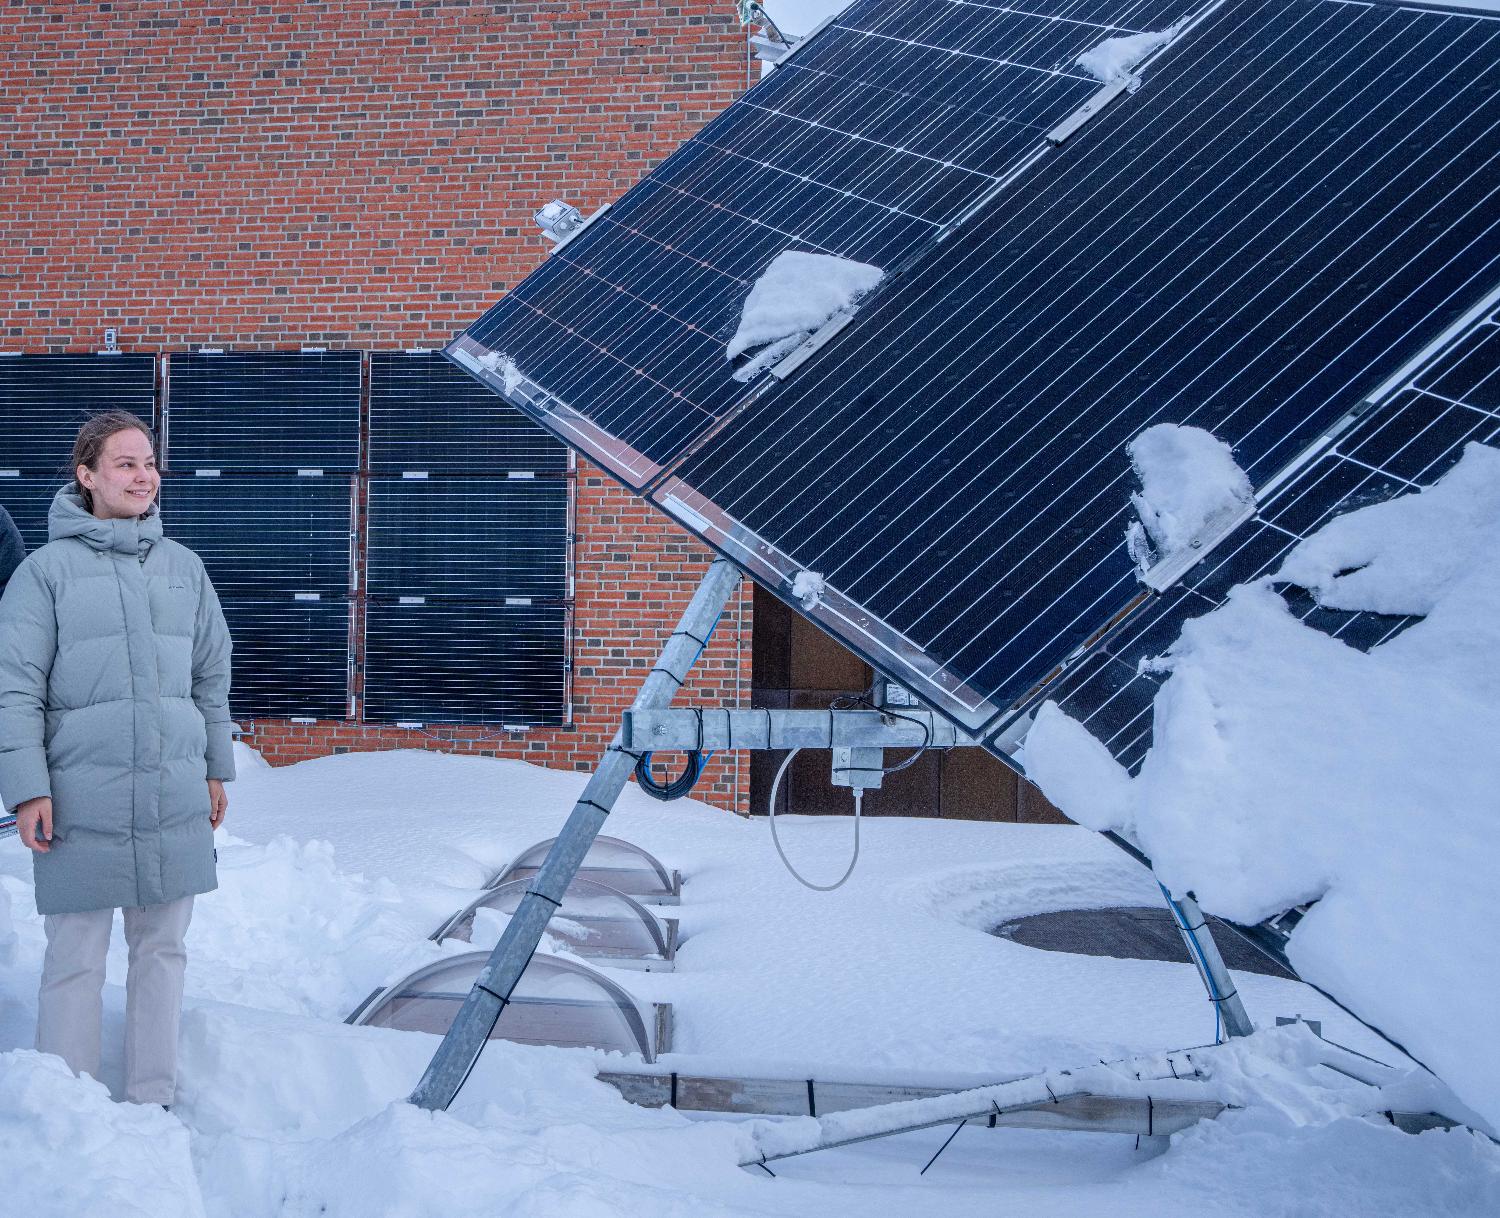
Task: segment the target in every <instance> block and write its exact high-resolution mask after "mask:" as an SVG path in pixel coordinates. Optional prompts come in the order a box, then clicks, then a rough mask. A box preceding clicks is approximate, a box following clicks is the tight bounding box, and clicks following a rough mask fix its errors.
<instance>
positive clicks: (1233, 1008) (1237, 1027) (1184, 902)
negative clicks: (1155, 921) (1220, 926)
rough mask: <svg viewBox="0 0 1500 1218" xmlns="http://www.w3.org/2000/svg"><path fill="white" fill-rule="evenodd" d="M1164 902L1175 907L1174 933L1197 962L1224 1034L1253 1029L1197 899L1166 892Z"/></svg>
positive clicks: (1230, 1034)
mask: <svg viewBox="0 0 1500 1218" xmlns="http://www.w3.org/2000/svg"><path fill="white" fill-rule="evenodd" d="M1163 891H1165V889H1163ZM1167 903H1168V905H1169V906H1174V907H1175V908H1173V909H1172V917H1173V920H1174V921H1175V922H1176V923H1177V930H1178V933H1179V934H1181V935H1182V940H1183V942H1184V943H1186V944H1187V949H1188V955H1189V956H1191V957H1192V959H1193V963H1194V964H1196V965H1197V966H1198V972H1199V974H1200V975H1201V976H1202V977H1203V984H1204V985H1205V986H1206V987H1207V988H1208V997H1209V1001H1211V1002H1212V1003H1213V1004H1214V1005H1215V1006H1216V1007H1217V1008H1218V1009H1219V1018H1220V1019H1221V1020H1222V1021H1223V1023H1224V1034H1225V1035H1226V1036H1249V1035H1250V1034H1251V1033H1252V1032H1254V1031H1255V1025H1254V1024H1253V1023H1251V1022H1250V1016H1249V1015H1248V1014H1247V1013H1246V1011H1245V1003H1244V1001H1243V1000H1242V999H1241V998H1240V994H1239V991H1238V990H1237V989H1235V986H1234V978H1233V977H1231V976H1230V975H1229V970H1228V969H1227V968H1225V967H1224V957H1223V956H1221V955H1220V954H1219V945H1218V944H1217V943H1215V942H1214V935H1213V931H1211V930H1210V929H1209V927H1208V922H1207V920H1206V919H1205V918H1204V917H1203V911H1202V910H1201V909H1199V908H1198V902H1197V901H1195V900H1194V899H1193V898H1192V897H1191V896H1182V897H1171V896H1169V897H1168V898H1167Z"/></svg>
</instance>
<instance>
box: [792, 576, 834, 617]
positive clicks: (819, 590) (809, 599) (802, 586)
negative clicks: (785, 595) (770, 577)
mask: <svg viewBox="0 0 1500 1218" xmlns="http://www.w3.org/2000/svg"><path fill="white" fill-rule="evenodd" d="M827 587H828V584H827V581H825V580H824V578H823V577H822V575H820V574H819V573H818V572H816V571H798V572H797V575H796V577H795V578H794V579H793V580H792V595H793V596H795V597H796V598H797V599H798V600H799V601H801V602H802V607H803V608H804V609H816V608H817V607H818V602H819V601H820V600H821V599H822V598H823V593H824V591H826V590H827Z"/></svg>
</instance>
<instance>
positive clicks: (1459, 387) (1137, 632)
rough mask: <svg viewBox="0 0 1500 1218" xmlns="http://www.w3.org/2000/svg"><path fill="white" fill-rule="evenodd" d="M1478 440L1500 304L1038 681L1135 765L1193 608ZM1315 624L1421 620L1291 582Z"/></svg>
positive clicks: (1494, 417) (1340, 633)
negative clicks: (1338, 605)
mask: <svg viewBox="0 0 1500 1218" xmlns="http://www.w3.org/2000/svg"><path fill="white" fill-rule="evenodd" d="M1471 443H1480V444H1489V445H1496V444H1500V315H1497V314H1491V315H1489V316H1488V317H1485V318H1482V319H1480V320H1478V321H1477V322H1475V323H1474V324H1473V325H1472V326H1470V327H1468V328H1467V329H1466V330H1465V331H1464V332H1463V333H1461V334H1460V335H1459V336H1458V337H1457V338H1456V340H1455V341H1453V342H1452V343H1451V344H1449V345H1447V346H1445V347H1444V349H1443V350H1442V351H1441V353H1439V354H1437V355H1435V356H1434V357H1433V358H1432V359H1431V360H1430V361H1429V362H1427V363H1426V364H1425V365H1424V366H1423V367H1421V368H1419V369H1418V370H1417V372H1416V373H1415V375H1414V376H1412V377H1411V378H1410V380H1409V381H1406V382H1405V383H1403V384H1402V385H1400V386H1399V387H1397V389H1396V390H1395V392H1393V393H1391V394H1390V395H1389V396H1388V397H1386V398H1385V399H1384V400H1382V401H1381V402H1380V403H1379V404H1377V405H1375V406H1373V407H1372V408H1370V409H1368V410H1366V411H1365V412H1364V413H1363V414H1362V415H1360V416H1359V417H1358V418H1357V419H1356V420H1355V421H1354V423H1353V425H1352V426H1350V427H1349V428H1348V429H1347V430H1346V431H1344V432H1342V433H1341V434H1340V435H1339V436H1338V437H1337V438H1336V440H1335V441H1334V443H1333V444H1331V445H1330V446H1329V447H1328V448H1327V449H1326V450H1325V451H1323V452H1322V453H1321V454H1320V455H1319V456H1318V457H1317V458H1316V460H1314V461H1312V462H1310V463H1309V464H1308V465H1307V466H1305V467H1304V468H1303V469H1302V470H1300V471H1299V472H1298V473H1297V474H1296V475H1295V476H1294V477H1292V478H1290V479H1288V480H1287V481H1286V482H1285V483H1283V484H1282V485H1281V486H1280V487H1278V488H1276V489H1275V490H1274V491H1273V492H1272V493H1271V494H1270V495H1268V496H1267V497H1266V498H1265V500H1264V501H1263V502H1262V503H1261V504H1260V505H1259V511H1258V512H1257V515H1256V517H1255V519H1254V520H1252V521H1251V522H1249V523H1248V524H1246V525H1245V526H1243V527H1242V528H1241V529H1239V530H1238V531H1237V532H1236V533H1235V534H1234V535H1233V536H1232V537H1231V538H1230V539H1229V540H1228V541H1226V542H1225V543H1224V544H1223V545H1222V546H1220V547H1219V549H1218V550H1217V551H1216V552H1215V553H1214V554H1213V555H1212V556H1211V557H1210V558H1209V559H1207V560H1206V561H1204V562H1203V563H1201V564H1200V565H1199V566H1198V567H1197V568H1195V569H1194V570H1193V571H1191V572H1190V573H1189V575H1188V577H1187V578H1186V579H1185V580H1184V582H1183V584H1182V586H1181V587H1179V588H1174V589H1172V590H1171V591H1170V592H1168V593H1167V594H1166V595H1164V596H1160V597H1153V598H1151V599H1149V600H1147V601H1145V602H1144V603H1143V604H1142V605H1140V606H1139V607H1138V608H1137V609H1136V610H1135V612H1133V613H1132V614H1130V615H1129V616H1128V617H1126V618H1125V619H1124V621H1122V622H1121V623H1120V624H1119V625H1118V626H1116V627H1115V628H1114V629H1113V630H1112V631H1111V632H1110V633H1109V634H1107V635H1106V636H1105V637H1104V638H1102V639H1101V640H1100V641H1099V643H1098V644H1097V645H1096V646H1094V647H1092V648H1090V650H1089V651H1088V653H1087V654H1085V655H1084V656H1083V657H1081V658H1080V659H1079V661H1078V662H1077V663H1076V664H1074V665H1072V666H1071V667H1070V668H1069V669H1068V670H1067V671H1066V672H1065V673H1063V675H1062V676H1061V677H1060V678H1059V679H1058V680H1057V681H1056V682H1054V683H1052V684H1051V685H1049V686H1047V687H1046V688H1045V689H1044V690H1042V691H1041V693H1040V695H1039V697H1038V699H1037V700H1038V701H1040V700H1041V698H1050V699H1053V700H1055V701H1057V702H1058V703H1059V705H1060V706H1061V707H1062V708H1063V710H1065V711H1066V712H1067V713H1068V714H1070V715H1072V716H1073V717H1074V718H1076V719H1078V720H1080V721H1081V722H1082V723H1083V724H1084V725H1085V726H1086V727H1088V729H1089V730H1090V731H1091V732H1092V733H1093V734H1094V735H1095V736H1096V737H1098V738H1099V739H1100V740H1101V741H1103V743H1104V744H1105V746H1106V747H1107V748H1109V750H1110V751H1111V753H1113V754H1114V755H1115V757H1116V758H1117V759H1118V760H1120V761H1121V762H1122V763H1123V764H1125V765H1126V766H1128V767H1130V768H1131V769H1135V768H1136V767H1138V766H1139V765H1140V762H1141V761H1142V760H1143V759H1144V757H1145V755H1146V751H1147V750H1148V749H1149V748H1150V746H1151V720H1152V703H1153V700H1154V698H1155V696H1156V692H1157V690H1158V688H1159V687H1160V685H1161V682H1162V681H1163V680H1164V679H1165V676H1164V674H1157V673H1155V672H1152V671H1150V670H1145V671H1143V670H1142V668H1141V662H1142V661H1144V660H1149V659H1152V658H1153V657H1155V656H1158V655H1160V654H1161V653H1162V652H1164V651H1165V650H1166V649H1167V648H1168V647H1169V646H1171V644H1172V643H1173V642H1174V641H1175V640H1176V638H1177V636H1178V635H1179V634H1180V633H1181V631H1182V626H1183V623H1184V622H1185V621H1187V620H1188V619H1189V618H1193V617H1198V616H1200V615H1201V614H1204V613H1207V612H1209V611H1210V610H1212V609H1215V608H1217V607H1218V606H1219V605H1221V604H1222V603H1223V601H1224V598H1225V596H1226V595H1227V594H1228V591H1229V589H1230V588H1232V587H1234V586H1235V585H1236V584H1241V583H1245V582H1248V581H1251V580H1257V579H1261V578H1263V577H1266V576H1270V575H1274V574H1275V573H1276V570H1277V569H1278V568H1279V567H1280V566H1281V564H1282V562H1283V560H1284V559H1285V558H1286V557H1287V555H1288V554H1289V553H1290V552H1291V550H1292V549H1293V548H1294V547H1295V546H1296V545H1297V543H1298V542H1299V541H1301V540H1302V539H1303V538H1304V537H1307V536H1309V535H1311V534H1313V533H1315V532H1317V530H1318V529H1320V528H1321V527H1322V526H1323V525H1324V524H1326V523H1328V521H1330V520H1331V519H1333V518H1334V517H1335V516H1339V515H1342V514H1343V513H1345V512H1348V511H1351V510H1355V509H1357V508H1360V507H1365V506H1368V505H1369V504H1371V503H1376V502H1381V501H1384V500H1387V499H1390V498H1393V497H1395V496H1397V495H1403V494H1407V493H1410V492H1411V491H1414V490H1416V489H1418V488H1419V487H1423V486H1430V485H1432V483H1434V482H1436V481H1437V480H1438V479H1439V478H1441V477H1442V476H1443V475H1444V474H1445V473H1447V472H1448V470H1449V469H1451V468H1452V467H1453V466H1454V465H1455V464H1456V463H1457V462H1458V460H1459V458H1460V457H1461V456H1462V455H1463V451H1464V448H1465V446H1467V445H1468V444H1471ZM1281 592H1282V595H1283V596H1284V597H1285V598H1286V600H1287V602H1288V605H1289V607H1290V608H1291V610H1292V612H1293V613H1294V614H1296V616H1298V617H1299V618H1300V619H1301V620H1302V621H1304V622H1305V623H1307V624H1308V625H1309V626H1312V627H1314V628H1315V629H1319V630H1322V631H1324V632H1325V633H1327V634H1329V635H1332V636H1333V637H1334V638H1338V639H1342V640H1343V641H1344V642H1346V643H1348V644H1349V645H1350V646H1353V647H1358V648H1360V649H1361V650H1369V649H1370V648H1371V647H1375V646H1378V645H1379V644H1381V643H1383V642H1385V641H1386V640H1388V639H1390V638H1392V637H1394V636H1395V635H1396V634H1397V633H1399V632H1400V631H1401V630H1402V629H1403V628H1405V627H1406V626H1407V625H1409V624H1411V623H1412V622H1413V621H1414V620H1416V619H1413V618H1410V617H1394V616H1389V615H1385V614H1378V613H1370V612H1358V613H1356V612H1348V611H1344V610H1337V609H1327V608H1323V607H1321V606H1319V605H1318V604H1317V603H1316V601H1315V600H1313V598H1312V597H1311V596H1310V595H1309V594H1308V593H1307V592H1305V591H1304V590H1302V589H1298V588H1294V587H1290V586H1284V587H1282V588H1281Z"/></svg>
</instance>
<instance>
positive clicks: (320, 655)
mask: <svg viewBox="0 0 1500 1218" xmlns="http://www.w3.org/2000/svg"><path fill="white" fill-rule="evenodd" d="M223 606H224V618H225V620H226V622H228V624H229V633H230V635H231V637H232V638H233V640H234V660H233V666H234V675H233V682H232V685H231V688H230V693H229V709H230V712H231V713H232V714H233V715H234V716H235V717H236V718H237V719H257V718H275V719H285V718H304V717H305V718H311V719H342V718H344V717H346V716H347V715H348V713H349V602H348V601H347V600H296V599H294V598H293V597H292V596H290V595H288V596H285V597H274V598H273V597H262V598H259V599H253V600H252V599H249V598H239V597H234V598H225V599H224V600H223Z"/></svg>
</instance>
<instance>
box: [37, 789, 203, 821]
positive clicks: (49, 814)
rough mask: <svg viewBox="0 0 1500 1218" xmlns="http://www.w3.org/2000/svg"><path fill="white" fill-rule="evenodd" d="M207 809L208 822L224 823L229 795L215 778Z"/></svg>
mask: <svg viewBox="0 0 1500 1218" xmlns="http://www.w3.org/2000/svg"><path fill="white" fill-rule="evenodd" d="M208 809H209V811H208V823H209V824H210V825H212V826H213V827H214V828H215V829H217V828H218V827H219V826H220V825H222V824H223V823H224V813H226V812H228V811H229V796H228V794H227V793H226V792H225V790H224V784H223V783H222V782H220V781H219V780H218V779H217V778H210V779H209V780H208ZM49 815H50V811H49Z"/></svg>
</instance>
